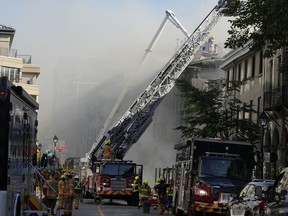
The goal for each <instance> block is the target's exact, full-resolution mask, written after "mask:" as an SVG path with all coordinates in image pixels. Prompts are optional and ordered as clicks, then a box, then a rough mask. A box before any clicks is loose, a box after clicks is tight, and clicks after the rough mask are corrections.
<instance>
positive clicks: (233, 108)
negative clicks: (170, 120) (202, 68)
mask: <svg viewBox="0 0 288 216" xmlns="http://www.w3.org/2000/svg"><path fill="white" fill-rule="evenodd" d="M206 84H207V85H206V88H204V89H198V88H196V87H194V86H193V85H192V84H190V83H189V82H188V81H186V80H184V79H178V80H176V86H177V87H178V89H179V90H180V94H181V96H182V97H183V99H184V104H183V111H182V112H181V115H182V119H183V123H184V124H183V125H181V126H178V127H177V128H176V130H181V132H182V134H183V137H186V138H190V137H193V136H195V137H213V138H214V137H215V138H221V139H225V140H229V139H234V140H241V141H249V142H251V143H253V142H255V141H257V140H259V134H261V133H260V131H261V129H260V128H259V126H258V125H257V124H255V123H253V122H252V121H251V120H249V119H246V118H244V119H241V118H239V113H244V112H246V113H250V112H256V111H255V110H253V109H251V107H249V106H248V105H246V106H243V103H242V102H241V101H240V100H239V99H238V98H237V97H236V93H237V92H238V91H239V87H240V85H241V84H243V83H242V82H238V81H237V82H235V81H233V82H229V85H228V84H227V81H226V80H224V79H223V80H214V81H208V82H207V83H206ZM223 89H225V90H223Z"/></svg>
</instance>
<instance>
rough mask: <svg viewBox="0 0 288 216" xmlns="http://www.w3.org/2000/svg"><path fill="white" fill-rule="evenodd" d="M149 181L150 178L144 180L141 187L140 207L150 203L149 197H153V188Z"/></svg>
mask: <svg viewBox="0 0 288 216" xmlns="http://www.w3.org/2000/svg"><path fill="white" fill-rule="evenodd" d="M148 183H149V182H148V180H144V181H143V184H142V185H141V187H140V189H139V196H140V202H139V205H138V208H140V207H141V206H143V205H144V204H145V203H148V199H149V198H150V197H151V188H150V186H149V184H148Z"/></svg>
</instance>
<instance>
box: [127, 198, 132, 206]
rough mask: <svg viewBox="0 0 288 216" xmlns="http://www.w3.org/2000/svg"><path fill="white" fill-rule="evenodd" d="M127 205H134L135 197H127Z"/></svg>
mask: <svg viewBox="0 0 288 216" xmlns="http://www.w3.org/2000/svg"><path fill="white" fill-rule="evenodd" d="M127 205H128V206H132V205H133V199H132V198H128V199H127Z"/></svg>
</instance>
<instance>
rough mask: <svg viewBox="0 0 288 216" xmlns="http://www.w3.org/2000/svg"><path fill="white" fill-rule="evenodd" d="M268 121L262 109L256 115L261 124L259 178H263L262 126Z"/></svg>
mask: <svg viewBox="0 0 288 216" xmlns="http://www.w3.org/2000/svg"><path fill="white" fill-rule="evenodd" d="M267 121H268V116H267V114H266V113H265V112H264V111H263V112H262V113H261V114H260V115H259V116H258V123H259V125H260V126H261V129H262V133H261V135H262V137H261V143H260V161H259V162H260V164H259V169H260V178H261V179H263V178H264V172H263V169H264V128H265V126H266V124H267Z"/></svg>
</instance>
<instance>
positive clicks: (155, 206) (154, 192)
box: [152, 178, 161, 209]
mask: <svg viewBox="0 0 288 216" xmlns="http://www.w3.org/2000/svg"><path fill="white" fill-rule="evenodd" d="M160 180H161V178H157V181H156V182H155V184H154V187H153V189H152V195H153V196H154V197H157V201H158V194H157V192H156V190H155V187H156V185H158V184H160ZM153 208H154V209H156V208H157V205H154V206H153Z"/></svg>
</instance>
